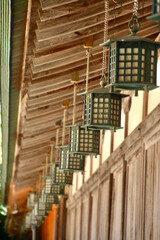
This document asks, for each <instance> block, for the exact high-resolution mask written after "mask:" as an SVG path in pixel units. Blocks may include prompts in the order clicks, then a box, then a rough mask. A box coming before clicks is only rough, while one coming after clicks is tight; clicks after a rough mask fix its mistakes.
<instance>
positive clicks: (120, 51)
mask: <svg viewBox="0 0 160 240" xmlns="http://www.w3.org/2000/svg"><path fill="white" fill-rule="evenodd" d="M102 46H103V47H109V60H108V63H109V66H108V69H109V71H108V83H109V84H108V85H107V87H111V86H113V87H114V88H116V89H121V90H146V91H148V90H152V89H154V88H156V78H157V51H158V47H159V43H156V42H154V41H150V40H147V39H144V38H140V37H138V36H130V37H124V38H121V39H117V40H109V41H107V42H106V43H104V44H102Z"/></svg>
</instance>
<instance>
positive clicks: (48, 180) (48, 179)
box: [44, 176, 52, 194]
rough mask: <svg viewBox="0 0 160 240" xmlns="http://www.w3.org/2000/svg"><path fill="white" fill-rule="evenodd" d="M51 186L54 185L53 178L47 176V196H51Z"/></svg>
mask: <svg viewBox="0 0 160 240" xmlns="http://www.w3.org/2000/svg"><path fill="white" fill-rule="evenodd" d="M51 185H52V177H51V176H47V177H46V179H45V187H44V189H45V194H49V193H50V192H51Z"/></svg>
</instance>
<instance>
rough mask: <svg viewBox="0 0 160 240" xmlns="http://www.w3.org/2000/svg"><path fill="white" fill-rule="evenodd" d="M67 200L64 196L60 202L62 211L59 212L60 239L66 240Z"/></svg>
mask: <svg viewBox="0 0 160 240" xmlns="http://www.w3.org/2000/svg"><path fill="white" fill-rule="evenodd" d="M66 200H67V197H66V196H64V197H62V198H61V201H60V210H59V239H60V240H65V233H66V214H67V209H66Z"/></svg>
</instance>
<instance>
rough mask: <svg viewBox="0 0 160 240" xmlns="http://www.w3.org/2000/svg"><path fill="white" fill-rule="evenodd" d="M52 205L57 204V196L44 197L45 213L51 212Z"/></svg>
mask: <svg viewBox="0 0 160 240" xmlns="http://www.w3.org/2000/svg"><path fill="white" fill-rule="evenodd" d="M52 204H58V196H55V195H52V194H48V195H47V197H46V204H45V208H46V211H47V212H48V211H51V210H52Z"/></svg>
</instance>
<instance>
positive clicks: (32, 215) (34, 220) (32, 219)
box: [31, 209, 37, 225]
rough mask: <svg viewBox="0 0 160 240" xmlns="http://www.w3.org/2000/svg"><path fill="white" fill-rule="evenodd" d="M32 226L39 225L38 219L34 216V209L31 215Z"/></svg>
mask: <svg viewBox="0 0 160 240" xmlns="http://www.w3.org/2000/svg"><path fill="white" fill-rule="evenodd" d="M31 224H33V225H36V224H37V219H36V217H35V214H34V209H32V213H31Z"/></svg>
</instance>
